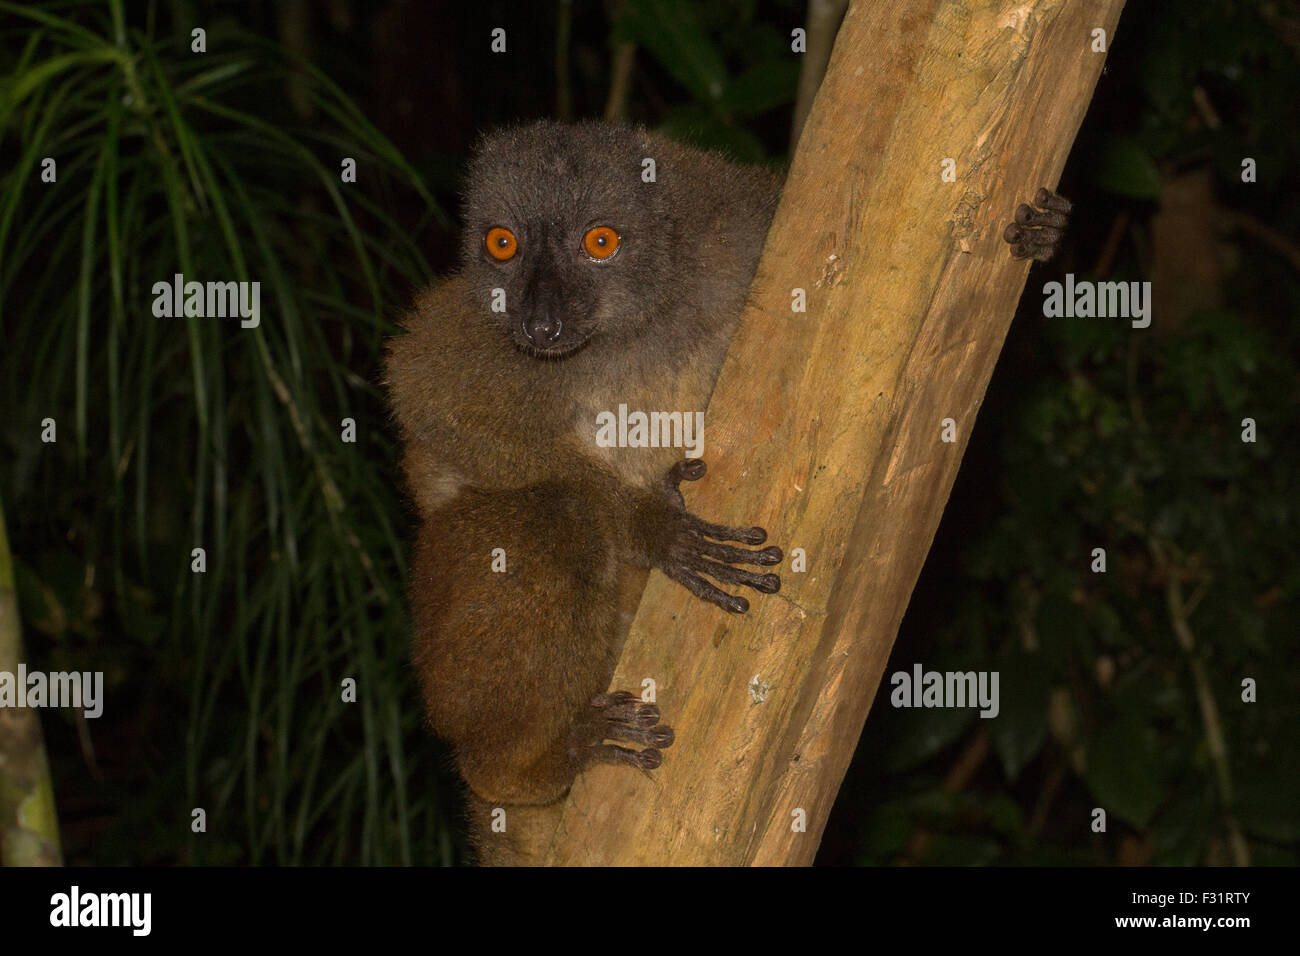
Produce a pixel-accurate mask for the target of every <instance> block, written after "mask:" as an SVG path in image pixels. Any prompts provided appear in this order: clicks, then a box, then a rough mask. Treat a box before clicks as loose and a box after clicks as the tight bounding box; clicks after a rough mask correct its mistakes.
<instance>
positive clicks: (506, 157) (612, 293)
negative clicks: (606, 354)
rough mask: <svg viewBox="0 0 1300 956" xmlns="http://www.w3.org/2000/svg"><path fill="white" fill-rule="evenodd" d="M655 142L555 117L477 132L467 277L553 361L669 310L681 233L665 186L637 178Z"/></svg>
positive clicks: (526, 342)
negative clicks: (557, 120) (479, 134)
mask: <svg viewBox="0 0 1300 956" xmlns="http://www.w3.org/2000/svg"><path fill="white" fill-rule="evenodd" d="M662 142H663V141H662V140H659V138H658V137H655V136H653V135H652V134H649V133H647V132H646V131H644V130H641V129H636V128H633V127H626V126H615V125H612V124H607V123H582V124H577V125H565V124H561V123H555V122H550V121H543V122H539V123H533V124H529V125H526V126H517V127H513V128H509V129H505V130H501V131H498V132H495V133H492V134H490V135H488V136H486V137H484V138H483V140H482V141H481V143H480V144H479V146H478V149H477V150H476V152H475V154H474V157H473V159H472V160H471V163H470V167H469V177H468V182H467V188H466V202H465V234H464V239H463V246H462V256H463V264H464V274H465V275H466V276H467V277H468V278H469V280H470V283H471V286H472V287H473V290H474V294H475V297H476V299H477V300H478V301H479V302H481V304H482V308H483V311H484V313H485V316H486V317H489V319H490V320H495V321H497V322H499V323H500V324H501V326H502V328H503V331H504V332H505V333H506V334H508V335H510V336H511V337H512V339H513V340H514V342H515V344H516V345H517V346H518V347H519V348H520V349H522V350H524V351H525V352H527V353H528V354H530V355H533V356H535V357H537V358H544V359H558V358H564V357H567V356H570V355H573V354H575V353H576V352H578V351H579V350H581V349H584V348H586V347H588V346H591V345H593V344H595V343H598V342H606V343H610V344H612V345H614V346H615V347H617V344H618V343H619V342H620V341H626V340H627V339H628V338H630V337H635V336H637V335H639V334H641V333H642V332H643V331H644V330H645V329H647V328H650V327H653V324H654V320H655V318H656V311H657V310H659V309H666V308H668V307H669V303H670V302H671V301H672V296H671V290H672V287H673V283H674V271H675V270H677V269H679V268H680V267H681V265H680V264H679V263H677V262H675V261H674V259H675V257H674V255H673V252H674V250H675V248H676V239H677V237H676V235H675V234H676V233H677V232H678V230H677V229H676V224H675V221H674V217H673V215H672V211H671V209H670V208H669V207H670V205H671V204H669V203H667V202H666V201H665V199H664V198H663V192H662V187H660V186H659V184H658V183H656V182H654V181H653V180H651V181H649V182H647V181H646V180H647V178H648V177H643V170H644V168H645V165H644V161H645V160H646V159H647V158H653V157H654V156H655V154H656V149H657V144H661V143H662ZM680 257H681V256H680V254H679V255H678V256H677V257H676V258H680Z"/></svg>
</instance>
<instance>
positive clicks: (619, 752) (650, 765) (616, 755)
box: [596, 744, 664, 770]
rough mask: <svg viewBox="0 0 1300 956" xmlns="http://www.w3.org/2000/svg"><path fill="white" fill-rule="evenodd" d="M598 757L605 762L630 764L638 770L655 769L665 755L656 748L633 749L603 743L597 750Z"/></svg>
mask: <svg viewBox="0 0 1300 956" xmlns="http://www.w3.org/2000/svg"><path fill="white" fill-rule="evenodd" d="M596 759H597V760H600V761H602V762H604V763H622V764H628V765H630V766H633V767H636V768H637V769H638V770H653V769H655V767H657V766H659V765H660V764H661V763H663V761H664V755H663V754H661V753H660V752H659V751H658V750H655V749H654V748H649V749H646V750H632V749H631V748H628V747H616V746H614V745H613V744H602V745H601V746H600V747H599V748H597V750H596Z"/></svg>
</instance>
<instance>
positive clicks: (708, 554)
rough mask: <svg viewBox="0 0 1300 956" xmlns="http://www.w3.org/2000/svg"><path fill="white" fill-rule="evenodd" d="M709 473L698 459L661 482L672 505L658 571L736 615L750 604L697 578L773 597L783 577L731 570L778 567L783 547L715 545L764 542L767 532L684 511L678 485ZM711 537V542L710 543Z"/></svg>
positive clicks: (686, 462) (681, 465)
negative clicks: (728, 542)
mask: <svg viewBox="0 0 1300 956" xmlns="http://www.w3.org/2000/svg"><path fill="white" fill-rule="evenodd" d="M706 470H707V467H706V466H705V464H704V462H703V461H701V460H700V459H699V458H687V459H685V460H683V461H680V462H678V463H677V464H675V465H673V467H672V468H671V469H670V470H669V472H668V477H666V478H665V479H664V491H665V494H666V495H667V496H668V499H669V501H670V502H671V503H672V505H673V506H674V507H673V512H672V514H671V515H670V521H671V522H672V526H671V527H670V528H669V529H668V531H667V540H666V541H665V542H664V546H663V554H662V555H661V556H660V561H659V563H658V566H659V568H660V569H661V570H662V571H663V572H664V574H666V575H668V576H669V577H670V578H672V579H673V580H674V581H676V582H677V583H678V584H681V585H682V586H683V587H685V588H686V589H687V590H688V591H690V592H691V593H692V594H694V595H695V596H696V597H698V598H701V599H702V600H705V601H708V602H709V603H710V604H716V605H717V606H718V607H720V608H722V609H723V610H726V611H731V612H732V613H734V614H743V613H744V612H746V611H748V610H749V601H747V600H746V599H745V598H743V597H738V596H736V595H732V594H727V593H726V592H725V591H723V590H722V589H720V588H718V587H715V586H714V585H712V584H710V583H709V582H708V581H706V580H704V578H702V577H700V575H701V574H707V575H708V576H709V577H711V578H713V579H714V580H715V581H721V582H722V583H724V584H743V585H745V586H746V587H751V588H753V589H754V590H755V591H762V592H763V593H765V594H775V593H776V592H777V591H779V590H780V589H781V579H780V578H779V577H777V576H776V575H775V574H755V573H754V572H753V571H745V570H743V569H741V568H734V567H732V565H733V564H757V565H773V564H780V563H781V558H782V554H781V549H780V548H778V547H775V546H772V547H767V548H762V549H761V550H755V551H750V550H747V549H745V548H733V547H731V546H730V545H726V544H719V543H718V542H720V541H739V542H741V543H743V544H762V543H763V542H764V541H766V540H767V532H766V531H764V530H763V529H762V528H731V527H728V526H727V525H721V524H713V523H711V522H708V521H703V520H701V519H699V518H697V517H695V515H693V514H691V513H690V512H689V511H687V510H686V502H685V501H684V500H683V499H682V493H681V489H680V488H679V487H678V486H679V485H680V484H681V483H682V482H683V481H698V480H699V479H700V478H703V477H704V472H705V471H706ZM709 539H712V540H709Z"/></svg>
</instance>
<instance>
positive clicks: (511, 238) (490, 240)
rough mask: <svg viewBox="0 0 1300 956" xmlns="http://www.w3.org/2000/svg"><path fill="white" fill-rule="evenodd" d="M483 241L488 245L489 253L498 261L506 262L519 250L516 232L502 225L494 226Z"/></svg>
mask: <svg viewBox="0 0 1300 956" xmlns="http://www.w3.org/2000/svg"><path fill="white" fill-rule="evenodd" d="M483 243H484V245H486V246H487V251H488V255H490V256H491V257H492V258H493V259H495V260H496V261H497V262H505V261H507V260H508V259H513V258H514V255H515V253H516V252H517V251H518V250H519V243H518V242H517V241H516V240H515V234H514V233H513V232H511V231H510V230H509V229H504V228H502V227H501V226H493V227H492V228H491V229H489V230H488V231H487V235H486V236H484V237H483Z"/></svg>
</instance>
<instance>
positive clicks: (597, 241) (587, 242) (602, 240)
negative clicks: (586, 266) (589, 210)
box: [582, 226, 618, 259]
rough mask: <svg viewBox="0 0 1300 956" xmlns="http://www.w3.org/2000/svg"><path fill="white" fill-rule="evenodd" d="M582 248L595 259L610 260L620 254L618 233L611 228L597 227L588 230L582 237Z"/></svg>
mask: <svg viewBox="0 0 1300 956" xmlns="http://www.w3.org/2000/svg"><path fill="white" fill-rule="evenodd" d="M582 248H583V249H585V250H587V255H589V256H591V258H593V259H608V258H609V257H610V256H612V255H613V254H614V253H616V252H618V233H616V232H615V231H614V230H613V229H611V228H609V226H597V227H596V228H595V229H588V230H587V234H586V235H585V236H583V237H582Z"/></svg>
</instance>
